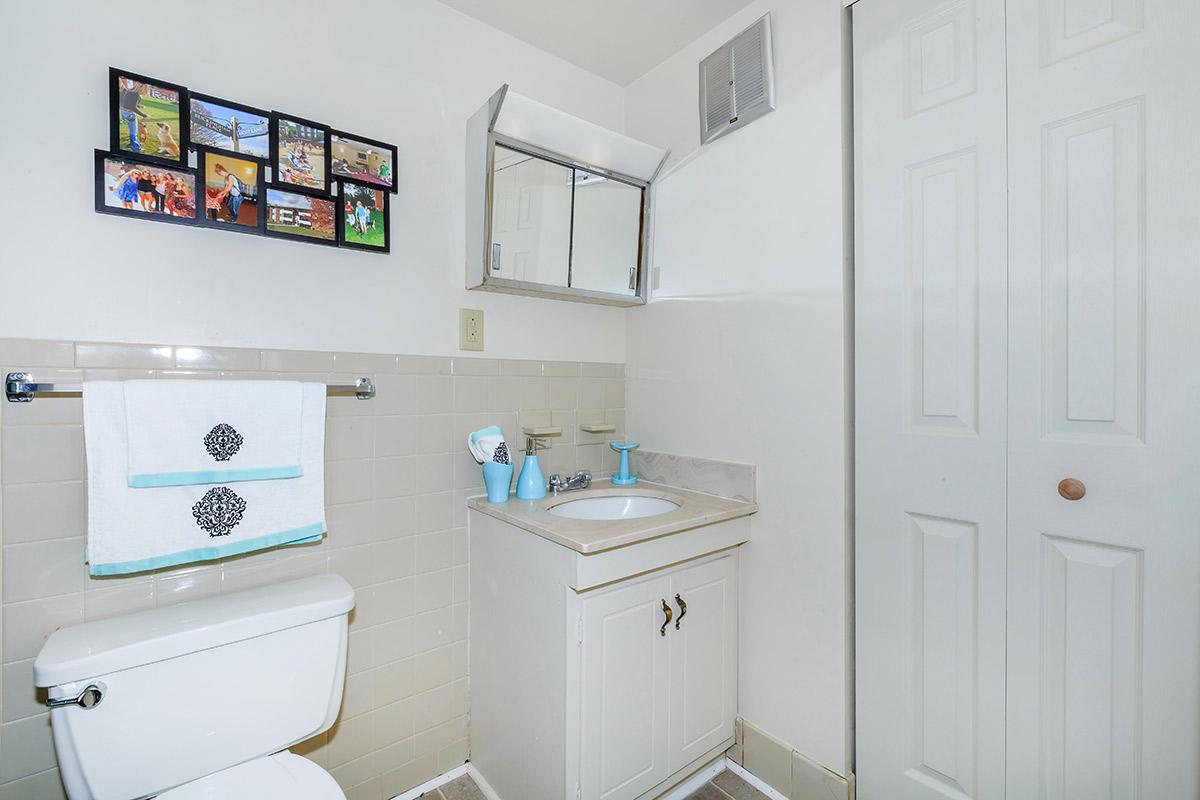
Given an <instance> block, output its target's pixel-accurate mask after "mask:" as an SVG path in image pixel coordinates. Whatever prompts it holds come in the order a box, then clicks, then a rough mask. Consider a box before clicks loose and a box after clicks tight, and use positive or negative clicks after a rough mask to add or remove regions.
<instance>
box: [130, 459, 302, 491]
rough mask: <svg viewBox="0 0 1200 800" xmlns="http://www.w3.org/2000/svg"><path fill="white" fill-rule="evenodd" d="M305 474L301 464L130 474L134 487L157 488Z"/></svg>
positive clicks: (273, 478)
mask: <svg viewBox="0 0 1200 800" xmlns="http://www.w3.org/2000/svg"><path fill="white" fill-rule="evenodd" d="M303 474H304V471H303V470H302V469H300V465H299V464H293V465H292V466H289V467H255V468H254V469H205V470H196V471H194V472H152V473H148V474H144V475H142V474H139V475H130V476H129V485H130V487H132V488H134V489H157V488H159V487H160V486H193V485H195V484H200V483H235V482H237V481H273V480H277V479H279V478H299V477H300V476H301V475H303Z"/></svg>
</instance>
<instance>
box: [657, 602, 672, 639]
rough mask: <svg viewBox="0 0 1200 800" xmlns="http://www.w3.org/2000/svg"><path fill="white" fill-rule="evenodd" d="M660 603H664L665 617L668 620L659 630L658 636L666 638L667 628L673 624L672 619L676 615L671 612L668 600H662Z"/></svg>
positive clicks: (665, 620)
mask: <svg viewBox="0 0 1200 800" xmlns="http://www.w3.org/2000/svg"><path fill="white" fill-rule="evenodd" d="M660 602H661V603H662V608H663V615H664V616H666V619H664V620H663V624H662V627H661V628H659V629H658V634H659V636H666V635H667V626H668V625H670V624H671V617H673V616H674V613H673V612H672V611H671V607H670V606H669V605H667V601H666V600H660Z"/></svg>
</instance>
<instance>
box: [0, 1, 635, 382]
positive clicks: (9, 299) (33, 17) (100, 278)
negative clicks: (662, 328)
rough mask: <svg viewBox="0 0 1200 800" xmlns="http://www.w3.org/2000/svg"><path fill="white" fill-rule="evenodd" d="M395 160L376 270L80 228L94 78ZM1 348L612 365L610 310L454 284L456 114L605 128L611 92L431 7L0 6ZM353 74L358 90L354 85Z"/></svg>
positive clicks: (613, 105) (361, 257) (220, 243)
mask: <svg viewBox="0 0 1200 800" xmlns="http://www.w3.org/2000/svg"><path fill="white" fill-rule="evenodd" d="M109 65H113V66H119V67H122V68H125V69H130V70H134V71H136V72H141V73H145V74H149V75H152V76H155V77H160V78H162V79H164V80H168V81H173V82H176V83H181V84H184V85H185V86H188V87H190V88H192V89H195V90H197V91H200V92H204V93H207V94H213V95H217V96H219V97H224V98H228V99H231V100H238V101H241V102H244V103H248V104H250V105H255V106H260V107H264V108H268V109H269V108H272V107H274V108H278V109H280V110H284V111H287V112H290V113H293V114H299V115H301V116H304V117H307V118H309V119H314V120H318V121H322V122H326V123H328V124H330V125H332V126H333V127H336V128H340V129H343V130H348V131H351V132H355V133H360V134H362V135H364V136H369V137H372V138H376V139H382V140H385V141H388V142H393V143H395V144H397V145H398V146H399V148H400V160H399V164H398V176H399V180H400V194H399V195H398V196H396V197H395V198H394V200H393V206H392V212H391V220H392V225H393V230H392V253H391V254H390V255H387V256H381V255H375V254H367V253H361V252H354V251H349V250H334V249H331V248H322V247H314V246H311V245H302V244H297V243H291V242H281V241H279V240H275V239H266V238H258V237H252V236H239V235H233V234H230V233H226V232H221V231H213V230H200V229H196V230H192V229H187V228H182V227H179V226H174V225H163V224H155V223H151V222H145V221H141V220H130V219H123V218H118V217H111V216H102V215H99V214H96V213H94V212H93V210H92V208H93V194H92V186H93V167H92V151H93V148H107V146H108V126H107V119H108V92H107V85H106V84H107V79H108V72H107V67H108V66H109ZM0 72H2V73H3V74H4V76H5V78H4V84H3V89H0V99H2V100H3V102H2V103H0V120H2V121H3V129H4V130H5V131H6V134H5V146H4V147H3V148H0V174H3V175H4V176H5V183H6V185H7V187H8V189H7V190H6V191H4V192H2V193H0V232H2V233H3V237H2V238H0V299H2V301H3V304H4V308H3V312H2V313H0V337H5V336H12V337H37V338H49V339H83V340H113V341H137V342H145V341H161V342H167V343H185V342H186V343H195V344H207V345H231V346H251V347H283V348H298V349H322V350H349V351H372V352H402V353H420V354H435V355H449V354H453V353H455V352H456V351H457V348H458V311H457V309H458V308H459V307H462V306H466V307H472V308H482V309H484V310H485V311H486V312H487V320H486V323H487V327H486V333H487V341H486V344H487V350H486V355H489V356H505V357H529V358H549V359H571V360H585V361H622V360H624V356H625V322H624V313H623V312H622V311H621V310H620V309H614V308H605V307H599V306H586V305H579V304H565V303H561V302H553V301H546V300H537V299H532V298H518V297H511V296H503V295H494V294H487V293H483V292H470V293H468V292H467V291H465V290H464V289H463V286H464V283H465V279H464V269H465V267H464V253H463V249H464V243H463V242H464V231H463V226H464V222H463V214H464V158H465V156H464V137H465V126H466V119H467V117H468V116H469V115H470V114H471V113H473V112H474V111H475V110H476V109H477V108H478V107H479V106H480V105H482V104H483V102H484V101H485V100H486V99H487V98H488V96H490V95H491V94H492V93H493V92H494V91H495V90H496V88H497V87H498V86H499V85H500V84H501V83H503V82H509V83H511V84H512V86H513V87H514V88H515V89H516V90H518V91H520V92H522V93H523V94H526V95H528V96H531V97H534V98H536V99H537V100H540V101H542V102H545V103H548V104H550V105H552V106H556V107H558V108H562V109H564V110H566V111H569V112H571V113H573V114H576V115H578V116H581V117H584V118H586V119H588V120H591V121H592V122H595V123H598V124H601V125H604V126H606V127H610V128H614V129H617V130H619V129H620V128H621V126H622V123H623V92H622V90H621V88H620V87H618V86H616V85H615V84H613V83H610V82H608V81H605V80H603V79H601V78H598V77H596V76H595V75H592V74H590V73H587V72H584V71H583V70H581V69H579V68H577V67H573V66H571V65H570V64H567V63H566V62H564V61H561V60H560V59H557V58H555V57H553V56H550V55H548V54H546V53H544V52H542V51H539V50H536V49H534V48H532V47H530V46H528V45H525V44H523V43H521V42H519V41H517V40H516V39H513V38H511V37H509V36H507V35H506V34H502V33H500V32H499V31H497V30H495V29H493V28H489V27H487V26H485V25H483V24H482V23H478V22H476V21H474V20H472V19H470V18H468V17H466V16H463V15H461V14H459V13H458V12H456V11H453V10H451V9H449V8H447V7H445V6H443V5H441V4H440V3H437V2H434V1H433V0H403V2H391V1H390V0H364V2H359V3H354V4H352V5H349V6H344V7H342V6H337V5H330V4H329V3H327V2H318V1H317V0H291V2H288V3H286V4H283V5H281V4H278V3H257V2H228V1H227V0H218V1H217V2H206V3H174V2H165V3H154V4H146V3H133V2H128V1H127V0H120V2H104V3H83V2H74V3H70V4H63V3H55V2H41V3H36V2H35V3H21V4H6V7H5V11H4V21H3V24H2V25H0ZM364 76H366V77H364Z"/></svg>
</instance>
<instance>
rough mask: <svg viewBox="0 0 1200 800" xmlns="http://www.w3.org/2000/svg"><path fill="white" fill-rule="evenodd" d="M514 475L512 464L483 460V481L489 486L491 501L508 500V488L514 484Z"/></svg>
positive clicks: (501, 501)
mask: <svg viewBox="0 0 1200 800" xmlns="http://www.w3.org/2000/svg"><path fill="white" fill-rule="evenodd" d="M512 476H513V465H512V464H500V463H498V462H496V461H485V462H483V482H484V484H485V485H486V486H487V493H488V502H489V503H507V502H508V488H509V487H510V486H512Z"/></svg>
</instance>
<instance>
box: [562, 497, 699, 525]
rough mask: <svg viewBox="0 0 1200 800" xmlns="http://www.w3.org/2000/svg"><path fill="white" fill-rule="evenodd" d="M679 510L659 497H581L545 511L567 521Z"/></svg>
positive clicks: (651, 515) (633, 517)
mask: <svg viewBox="0 0 1200 800" xmlns="http://www.w3.org/2000/svg"><path fill="white" fill-rule="evenodd" d="M677 508H679V504H678V503H672V502H671V501H670V500H664V499H662V498H661V497H643V496H641V495H625V496H621V497H583V498H580V499H579V500H568V501H567V502H565V503H559V504H558V505H556V506H551V507H550V508H549V509H547V510H548V511H549V512H550V513H551V514H554V515H555V516H558V517H567V518H568V519H638V518H640V517H654V516H657V515H659V514H666V513H667V512H668V511H674V510H675V509H677Z"/></svg>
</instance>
